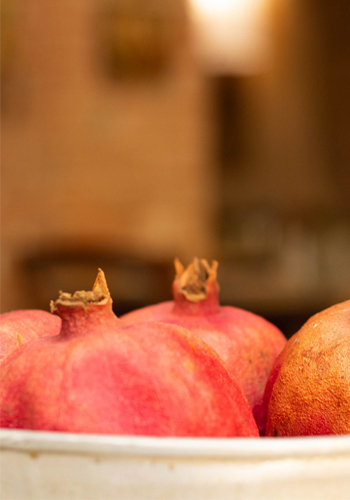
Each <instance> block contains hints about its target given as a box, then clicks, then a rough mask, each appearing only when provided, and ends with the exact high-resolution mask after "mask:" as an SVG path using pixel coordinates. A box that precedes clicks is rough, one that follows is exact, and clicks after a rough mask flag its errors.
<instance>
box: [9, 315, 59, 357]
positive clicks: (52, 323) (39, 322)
mask: <svg viewBox="0 0 350 500" xmlns="http://www.w3.org/2000/svg"><path fill="white" fill-rule="evenodd" d="M60 329H61V320H60V318H58V317H57V316H54V315H52V314H51V313H49V312H47V311H41V310H36V309H28V310H19V311H11V312H7V313H4V314H1V315H0V338H1V343H0V363H2V362H3V361H4V359H5V358H7V356H9V355H10V354H11V353H12V352H13V351H15V350H16V349H17V348H18V347H19V346H21V345H22V344H24V343H26V342H28V341H29V340H33V339H37V338H40V337H43V336H48V335H58V334H59V332H60Z"/></svg>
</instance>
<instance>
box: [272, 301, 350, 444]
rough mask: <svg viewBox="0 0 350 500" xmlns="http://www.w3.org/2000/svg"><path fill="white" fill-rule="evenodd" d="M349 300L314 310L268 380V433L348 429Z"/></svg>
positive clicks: (291, 434)
mask: <svg viewBox="0 0 350 500" xmlns="http://www.w3.org/2000/svg"><path fill="white" fill-rule="evenodd" d="M349 328H350V300H348V301H346V302H342V303H340V304H336V305H334V306H332V307H329V308H327V309H325V310H323V311H321V312H320V313H318V314H315V315H314V316H312V317H311V318H310V319H309V320H308V321H307V322H306V323H305V324H304V325H303V326H302V328H301V329H300V330H299V331H298V332H297V333H296V334H295V335H293V336H292V337H291V338H290V339H289V341H288V343H287V345H286V346H285V348H284V349H283V351H282V353H281V355H280V357H279V359H278V360H277V361H276V366H275V367H274V369H273V370H272V372H271V375H270V377H269V382H268V384H267V386H266V392H265V404H266V407H267V424H266V435H267V436H307V435H326V434H348V433H350V369H349V367H350V342H349Z"/></svg>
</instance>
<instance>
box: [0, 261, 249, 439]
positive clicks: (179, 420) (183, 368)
mask: <svg viewBox="0 0 350 500" xmlns="http://www.w3.org/2000/svg"><path fill="white" fill-rule="evenodd" d="M52 311H53V312H54V313H55V314H58V315H59V316H60V318H61V320H62V329H61V332H60V334H59V335H57V336H55V337H46V338H42V339H38V340H35V341H33V342H29V343H27V344H25V345H24V346H22V347H21V348H19V349H17V351H16V352H15V353H14V354H13V355H12V356H11V357H10V358H8V359H7V360H6V361H5V362H4V363H3V365H2V370H1V378H0V425H1V426H2V427H7V428H18V429H39V430H51V431H52V430H56V431H68V432H86V433H104V434H130V435H154V436H222V437H230V436H246V437H248V436H249V437H254V436H255V437H256V436H258V430H257V427H256V424H255V422H254V419H253V415H252V412H251V409H250V407H249V405H248V402H247V400H246V399H245V397H244V396H243V393H242V391H241V389H240V387H239V386H238V384H237V383H236V382H235V381H234V380H233V379H232V377H231V376H230V375H229V373H228V371H227V369H226V367H225V365H224V364H223V362H222V361H221V360H220V358H219V357H218V356H217V354H216V353H215V352H214V351H213V350H212V349H211V348H210V347H209V346H207V345H206V344H205V343H204V342H203V341H201V340H200V339H199V338H197V337H196V336H195V335H193V334H192V333H191V332H189V331H188V330H186V329H184V328H181V327H178V326H175V325H164V324H161V323H148V324H139V325H134V326H130V327H123V326H122V323H121V321H120V320H119V319H118V318H117V317H116V316H115V315H114V313H113V311H112V300H111V297H110V294H109V292H108V288H107V284H106V281H105V278H104V274H103V272H102V271H101V270H100V271H99V274H98V277H97V280H96V282H95V285H94V287H93V290H92V291H90V292H85V291H80V292H75V293H74V294H73V295H71V294H68V293H60V295H59V298H58V300H57V301H56V302H54V303H52Z"/></svg>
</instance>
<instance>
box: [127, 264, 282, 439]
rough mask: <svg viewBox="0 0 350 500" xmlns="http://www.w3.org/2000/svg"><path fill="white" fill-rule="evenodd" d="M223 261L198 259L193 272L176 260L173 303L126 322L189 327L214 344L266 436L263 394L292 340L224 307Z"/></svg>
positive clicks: (156, 306) (269, 325)
mask: <svg viewBox="0 0 350 500" xmlns="http://www.w3.org/2000/svg"><path fill="white" fill-rule="evenodd" d="M217 268H218V262H217V261H213V262H212V264H211V265H209V263H208V262H207V261H206V260H205V259H198V258H195V259H193V261H192V262H191V263H190V265H189V266H188V267H187V268H184V266H183V265H182V264H181V262H180V261H179V259H175V279H174V282H173V286H172V290H173V300H172V301H167V302H162V303H159V304H154V305H151V306H148V307H144V308H141V309H138V310H135V311H132V312H130V313H128V314H125V315H124V316H121V320H122V321H123V323H124V324H135V323H138V322H141V321H151V320H153V321H154V320H155V321H162V322H165V323H170V324H176V325H180V326H183V327H185V328H188V329H189V330H191V331H192V332H193V333H194V334H196V335H197V336H198V337H200V338H201V339H202V340H203V341H204V342H206V343H207V344H208V345H210V346H211V347H212V348H213V349H214V350H215V351H216V352H217V353H218V354H219V356H220V357H221V359H222V360H223V361H224V363H225V364H226V366H227V368H228V370H229V372H230V373H231V375H232V376H233V377H234V378H235V379H236V380H237V381H238V382H239V384H240V385H241V387H242V389H243V392H244V394H245V396H246V397H247V399H248V402H249V404H250V406H251V408H252V411H253V415H254V418H255V420H256V423H257V425H258V428H259V431H260V434H261V435H263V434H264V432H265V422H266V415H265V413H264V409H263V401H262V400H263V394H264V389H265V385H266V382H267V378H268V375H269V372H270V370H271V368H272V365H273V362H274V361H275V359H276V357H277V356H278V355H279V353H280V352H281V351H282V349H283V347H284V346H285V344H286V342H287V340H286V338H285V336H284V335H283V333H282V332H281V331H280V330H279V329H278V328H277V327H276V326H275V325H273V324H272V323H270V322H269V321H267V320H266V319H264V318H262V317H261V316H259V315H256V314H254V313H252V312H249V311H246V310H244V309H241V308H238V307H233V306H221V305H220V303H219V285H218V281H217Z"/></svg>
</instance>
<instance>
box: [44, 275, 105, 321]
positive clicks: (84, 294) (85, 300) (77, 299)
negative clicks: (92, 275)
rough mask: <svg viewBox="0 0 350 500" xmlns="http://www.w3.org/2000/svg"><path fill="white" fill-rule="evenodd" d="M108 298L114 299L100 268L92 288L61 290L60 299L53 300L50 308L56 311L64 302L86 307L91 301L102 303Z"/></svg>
mask: <svg viewBox="0 0 350 500" xmlns="http://www.w3.org/2000/svg"><path fill="white" fill-rule="evenodd" d="M108 299H109V300H112V299H111V296H110V293H109V290H108V286H107V281H106V277H105V274H104V272H103V271H102V269H99V270H98V273H97V278H96V280H95V283H94V286H93V287H92V290H90V291H85V290H78V291H76V292H74V293H73V294H72V293H67V292H62V291H60V292H59V294H58V299H57V300H56V301H53V300H52V301H51V303H50V308H51V312H52V313H53V312H55V311H56V309H57V304H64V305H66V306H69V305H78V304H79V305H82V306H83V307H85V308H86V307H87V306H88V305H89V304H91V303H100V302H104V301H107V300H108Z"/></svg>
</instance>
